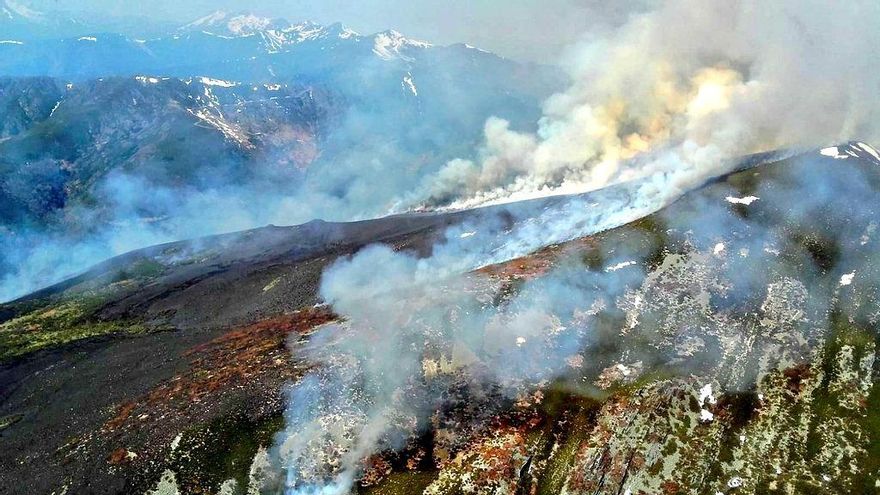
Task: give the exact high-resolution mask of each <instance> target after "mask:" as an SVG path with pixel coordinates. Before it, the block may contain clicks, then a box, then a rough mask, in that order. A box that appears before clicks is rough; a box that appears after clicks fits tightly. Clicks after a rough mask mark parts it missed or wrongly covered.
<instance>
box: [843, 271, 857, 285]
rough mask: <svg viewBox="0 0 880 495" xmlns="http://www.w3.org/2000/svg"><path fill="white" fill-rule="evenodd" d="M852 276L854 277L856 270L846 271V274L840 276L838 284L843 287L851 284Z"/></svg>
mask: <svg viewBox="0 0 880 495" xmlns="http://www.w3.org/2000/svg"><path fill="white" fill-rule="evenodd" d="M854 278H856V272H852V273H847V274H846V275H844V276H842V277H840V286H841V287H845V286H847V285H851V284H852V283H853V279H854Z"/></svg>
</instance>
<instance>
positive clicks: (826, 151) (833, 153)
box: [819, 146, 849, 160]
mask: <svg viewBox="0 0 880 495" xmlns="http://www.w3.org/2000/svg"><path fill="white" fill-rule="evenodd" d="M819 153H820V154H822V155H825V156H830V157H831V158H834V159H835V160H844V159H846V158H849V155H847V154H845V153H841V152H840V150H839V149H838V148H837V146H831V147H828V148H823V149H821V150H819Z"/></svg>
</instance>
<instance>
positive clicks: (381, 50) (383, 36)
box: [373, 30, 432, 62]
mask: <svg viewBox="0 0 880 495" xmlns="http://www.w3.org/2000/svg"><path fill="white" fill-rule="evenodd" d="M431 46H432V45H431V44H430V43H426V42H424V41H418V40H411V39H409V38H406V37H404V36H403V35H402V34H400V33H398V32H397V31H394V30H390V31H385V32H382V33H378V34H376V35H375V36H373V53H375V54H376V55H378V56H379V58H381V59H383V60H395V59H400V60H405V61H407V62H412V60H413V59H412V57H410V56H408V55H406V54H404V53H403V51H404V50H406V49H408V48H419V49H424V48H429V47H431Z"/></svg>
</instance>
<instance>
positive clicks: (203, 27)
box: [180, 10, 290, 36]
mask: <svg viewBox="0 0 880 495" xmlns="http://www.w3.org/2000/svg"><path fill="white" fill-rule="evenodd" d="M289 26H290V23H289V22H287V21H286V20H284V19H279V18H272V17H263V16H259V15H256V14H254V13H252V12H240V13H234V14H232V13H229V12H226V11H224V10H217V11H214V12H212V13H210V14H208V15H206V16H204V17H201V18H199V19H196V20H195V21H193V22H191V23H189V24H186V25H184V26H182V27H181V28H180V30H181V31H204V32H207V33H211V34H219V35H226V36H250V35H252V34H256V33H259V32H263V31H268V30H273V29H283V28H286V27H289Z"/></svg>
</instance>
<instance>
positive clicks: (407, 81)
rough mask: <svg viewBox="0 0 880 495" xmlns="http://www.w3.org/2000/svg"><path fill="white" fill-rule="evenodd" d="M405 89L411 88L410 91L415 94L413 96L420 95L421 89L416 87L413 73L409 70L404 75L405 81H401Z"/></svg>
mask: <svg viewBox="0 0 880 495" xmlns="http://www.w3.org/2000/svg"><path fill="white" fill-rule="evenodd" d="M401 85H402V86H403V89H409V91H410V92H411V93H412V94H413V96H419V90H418V89H416V85H415V83H413V78H412V74H410V73H409V72H407V73H406V75H405V76H403V82H402V83H401Z"/></svg>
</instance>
